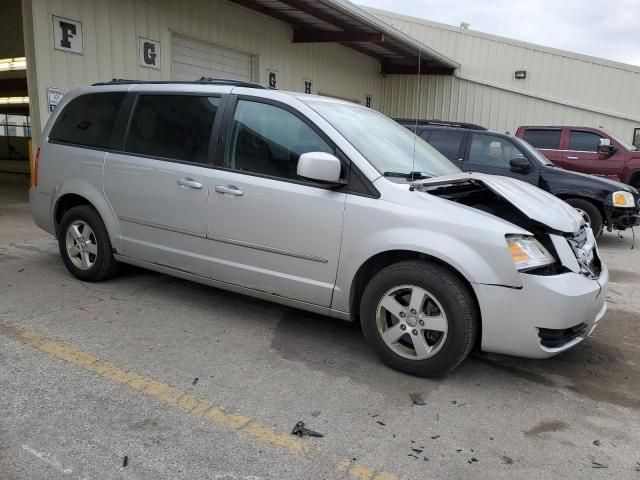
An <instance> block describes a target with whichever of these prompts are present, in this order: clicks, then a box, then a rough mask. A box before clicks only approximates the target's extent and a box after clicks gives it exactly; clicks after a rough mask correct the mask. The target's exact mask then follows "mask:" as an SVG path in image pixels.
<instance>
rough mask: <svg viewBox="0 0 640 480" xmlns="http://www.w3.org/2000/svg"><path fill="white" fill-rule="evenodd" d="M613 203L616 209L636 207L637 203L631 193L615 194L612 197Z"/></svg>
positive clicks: (621, 192) (620, 192) (619, 192)
mask: <svg viewBox="0 0 640 480" xmlns="http://www.w3.org/2000/svg"><path fill="white" fill-rule="evenodd" d="M611 203H613V206H614V207H635V206H636V205H635V202H634V201H633V195H632V194H631V192H623V191H618V192H613V194H612V195H611Z"/></svg>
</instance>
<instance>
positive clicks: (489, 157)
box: [462, 133, 539, 186]
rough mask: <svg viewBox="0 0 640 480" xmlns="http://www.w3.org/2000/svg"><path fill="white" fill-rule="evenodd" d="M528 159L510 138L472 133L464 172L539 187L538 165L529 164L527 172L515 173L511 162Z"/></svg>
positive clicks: (464, 163)
mask: <svg viewBox="0 0 640 480" xmlns="http://www.w3.org/2000/svg"><path fill="white" fill-rule="evenodd" d="M523 157H524V158H527V157H526V155H525V153H524V152H523V151H521V150H520V147H518V146H517V145H516V144H515V143H513V142H512V141H511V140H510V139H509V138H506V137H502V136H498V135H493V134H490V133H470V134H469V146H468V151H467V155H466V156H465V159H464V162H463V164H462V169H463V170H464V171H470V172H481V173H489V174H491V175H503V176H505V177H512V178H516V179H518V180H522V181H523V182H527V183H530V184H532V185H535V186H538V180H539V170H538V165H537V163H534V162H531V161H530V163H529V165H530V168H529V170H528V171H526V172H514V171H513V170H512V169H511V164H510V162H511V160H512V159H514V158H523Z"/></svg>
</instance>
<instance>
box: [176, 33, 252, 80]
mask: <svg viewBox="0 0 640 480" xmlns="http://www.w3.org/2000/svg"><path fill="white" fill-rule="evenodd" d="M171 55H172V56H171V59H172V62H171V78H172V79H173V80H182V81H184V80H187V81H188V80H197V79H199V78H200V77H212V78H225V79H232V80H246V81H251V80H252V77H253V76H252V67H251V55H247V54H246V53H242V52H238V51H236V50H230V49H228V48H223V47H219V46H217V45H213V44H211V43H206V42H202V41H200V40H194V39H192V38H187V37H182V36H178V35H174V36H173V40H172V45H171Z"/></svg>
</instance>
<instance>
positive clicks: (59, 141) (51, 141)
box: [45, 90, 129, 152]
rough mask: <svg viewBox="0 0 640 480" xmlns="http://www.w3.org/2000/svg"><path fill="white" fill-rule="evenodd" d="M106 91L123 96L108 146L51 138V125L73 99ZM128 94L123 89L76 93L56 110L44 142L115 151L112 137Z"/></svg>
mask: <svg viewBox="0 0 640 480" xmlns="http://www.w3.org/2000/svg"><path fill="white" fill-rule="evenodd" d="M107 93H122V94H124V98H123V99H122V104H120V109H119V110H118V113H116V118H115V122H114V124H113V130H112V132H111V139H110V140H109V146H108V147H97V146H94V145H83V144H81V143H73V142H65V141H63V140H56V139H52V138H51V131H52V130H53V127H54V126H55V125H56V123H57V122H58V119H59V117H60V115H61V114H62V112H64V110H65V109H66V108H67V107H68V106H69V105H70V104H71V103H73V102H74V101H76V100H77V99H79V98H81V97H84V96H87V95H96V94H107ZM128 96H129V93H128V92H127V91H125V90H107V91H104V92H86V93H82V94H81V95H78V96H76V97H73V98H72V99H71V100H69V102H68V103H66V104H65V105H64V107H63V108H62V109H61V110H60V111H58V112H57V115H56V118H55V120H54V121H53V124H52V125H51V128H50V129H49V131H48V132H47V138H46V139H45V141H46V143H51V144H54V145H63V146H65V147H75V148H84V149H87V150H95V151H99V152H116V151H117V149H116V147H115V145H114V143H113V139H114V134H115V132H116V130H118V122H119V120H120V116H121V115H122V113H123V111H125V110H126V106H127V98H128Z"/></svg>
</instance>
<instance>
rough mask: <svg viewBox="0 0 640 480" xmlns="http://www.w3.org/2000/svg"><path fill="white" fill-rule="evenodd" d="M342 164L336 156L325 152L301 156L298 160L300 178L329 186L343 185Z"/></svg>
mask: <svg viewBox="0 0 640 480" xmlns="http://www.w3.org/2000/svg"><path fill="white" fill-rule="evenodd" d="M341 170H342V164H341V163H340V160H338V159H337V158H336V157H335V156H334V155H331V154H330V153H325V152H309V153H303V154H302V155H300V159H299V160H298V170H297V173H298V176H299V177H302V178H304V179H305V180H311V181H315V182H319V183H326V184H329V185H336V186H337V185H343V184H344V181H343V180H342V179H341V178H340V171H341Z"/></svg>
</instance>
